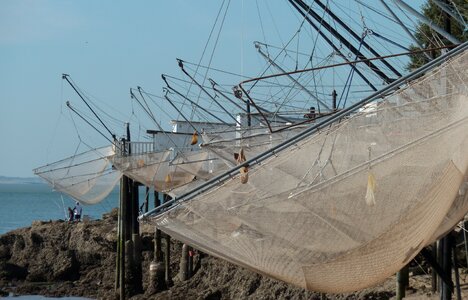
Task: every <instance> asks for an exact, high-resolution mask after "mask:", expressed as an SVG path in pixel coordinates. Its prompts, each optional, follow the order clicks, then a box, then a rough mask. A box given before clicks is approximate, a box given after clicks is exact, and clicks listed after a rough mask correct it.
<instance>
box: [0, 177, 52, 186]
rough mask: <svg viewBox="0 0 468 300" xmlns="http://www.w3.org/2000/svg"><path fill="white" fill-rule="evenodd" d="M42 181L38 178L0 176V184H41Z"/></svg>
mask: <svg viewBox="0 0 468 300" xmlns="http://www.w3.org/2000/svg"><path fill="white" fill-rule="evenodd" d="M42 183H44V181H43V180H42V179H41V178H39V177H8V176H0V184H42Z"/></svg>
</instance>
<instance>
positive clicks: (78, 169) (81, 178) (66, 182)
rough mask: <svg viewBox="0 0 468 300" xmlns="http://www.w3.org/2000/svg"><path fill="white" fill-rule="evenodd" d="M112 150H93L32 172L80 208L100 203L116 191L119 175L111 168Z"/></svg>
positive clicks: (109, 148)
mask: <svg viewBox="0 0 468 300" xmlns="http://www.w3.org/2000/svg"><path fill="white" fill-rule="evenodd" d="M114 153H115V152H114V149H113V147H112V146H107V147H102V148H98V149H92V150H90V151H87V152H84V153H80V154H77V155H74V156H72V157H69V158H66V159H63V160H60V161H58V162H55V163H51V164H48V165H45V166H42V167H39V168H37V169H35V170H34V173H35V174H36V175H38V176H40V177H42V178H43V179H45V180H46V181H47V182H48V183H49V184H50V185H51V186H52V187H53V188H54V189H55V190H56V191H59V192H61V193H64V194H67V195H69V196H71V197H72V198H74V199H75V200H77V201H79V202H81V203H83V204H96V203H99V202H100V201H102V200H103V199H104V198H105V197H106V196H107V195H108V194H109V193H110V192H111V191H112V189H113V188H114V187H115V185H116V184H117V182H118V181H119V179H120V177H121V175H122V173H120V172H119V171H117V170H115V169H113V168H112V165H111V163H110V160H109V159H110V157H112V156H113V155H114Z"/></svg>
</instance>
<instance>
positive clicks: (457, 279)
mask: <svg viewBox="0 0 468 300" xmlns="http://www.w3.org/2000/svg"><path fill="white" fill-rule="evenodd" d="M452 251H453V252H452V255H453V256H452V257H453V270H454V271H455V286H456V291H457V300H461V290H460V274H459V273H458V258H457V245H456V242H455V241H453V240H452Z"/></svg>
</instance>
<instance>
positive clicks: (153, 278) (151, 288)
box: [148, 262, 167, 294]
mask: <svg viewBox="0 0 468 300" xmlns="http://www.w3.org/2000/svg"><path fill="white" fill-rule="evenodd" d="M149 274H150V280H149V284H148V292H149V293H150V294H152V293H156V292H159V291H162V290H165V289H166V288H167V287H166V281H165V279H164V276H165V274H164V264H163V263H162V262H152V263H151V264H150V271H149Z"/></svg>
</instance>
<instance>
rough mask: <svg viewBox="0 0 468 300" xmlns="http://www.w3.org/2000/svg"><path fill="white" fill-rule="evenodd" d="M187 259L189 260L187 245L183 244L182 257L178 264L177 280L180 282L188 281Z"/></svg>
mask: <svg viewBox="0 0 468 300" xmlns="http://www.w3.org/2000/svg"><path fill="white" fill-rule="evenodd" d="M188 259H189V246H188V245H187V244H183V245H182V255H181V257H180V264H179V278H180V280H181V281H186V280H187V279H189V276H188Z"/></svg>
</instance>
